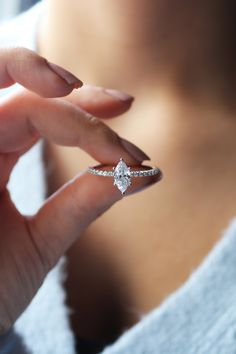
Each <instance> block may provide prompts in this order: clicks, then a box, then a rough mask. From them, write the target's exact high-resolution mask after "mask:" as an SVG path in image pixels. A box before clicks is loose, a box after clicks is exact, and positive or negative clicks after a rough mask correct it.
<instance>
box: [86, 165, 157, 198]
mask: <svg viewBox="0 0 236 354" xmlns="http://www.w3.org/2000/svg"><path fill="white" fill-rule="evenodd" d="M88 172H89V173H91V174H93V175H96V176H102V177H114V185H115V186H117V188H118V189H119V190H120V191H121V193H122V194H124V193H125V191H126V189H127V188H128V187H129V186H130V185H131V177H148V176H154V175H158V174H159V173H161V171H160V170H159V168H158V167H153V168H151V169H149V170H133V171H132V170H131V167H128V166H127V165H126V163H125V162H124V160H123V159H122V158H121V159H120V161H119V162H118V164H117V166H116V167H113V170H112V171H104V170H99V169H96V168H93V167H89V168H88Z"/></svg>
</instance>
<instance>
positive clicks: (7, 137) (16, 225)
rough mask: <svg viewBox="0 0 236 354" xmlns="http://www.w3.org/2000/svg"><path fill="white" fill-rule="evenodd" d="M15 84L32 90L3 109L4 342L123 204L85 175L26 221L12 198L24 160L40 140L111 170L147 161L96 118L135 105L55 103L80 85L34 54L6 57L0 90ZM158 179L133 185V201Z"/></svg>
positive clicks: (110, 100) (89, 91)
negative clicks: (76, 248) (54, 274)
mask: <svg viewBox="0 0 236 354" xmlns="http://www.w3.org/2000/svg"><path fill="white" fill-rule="evenodd" d="M15 82H18V83H20V84H21V85H22V86H24V87H25V88H26V89H28V90H25V89H24V90H21V91H17V92H16V93H15V94H14V95H11V96H8V97H6V98H4V99H2V100H1V103H0V334H1V333H4V332H5V331H7V330H8V329H9V328H10V326H11V325H12V324H13V323H14V322H15V320H16V319H17V317H18V316H19V315H20V314H21V312H22V311H23V310H24V309H25V308H26V306H27V305H28V304H29V302H30V301H31V299H32V297H33V296H34V295H35V293H36V292H37V290H38V288H39V287H40V285H41V284H42V282H43V280H44V278H45V276H46V274H47V273H48V271H49V270H50V269H51V268H52V267H53V266H54V265H55V263H56V262H57V261H58V259H59V258H60V256H61V255H62V254H63V253H64V252H65V251H66V250H67V249H68V247H70V245H71V244H72V243H73V241H75V240H76V238H78V237H79V235H80V233H81V232H82V231H83V230H84V229H85V228H86V227H87V226H88V225H89V224H90V223H91V222H92V221H93V220H94V219H96V218H97V217H98V216H99V215H101V214H102V213H103V212H105V211H106V210H107V209H108V208H109V207H110V206H111V205H112V204H114V203H115V202H116V201H118V200H119V199H120V198H121V195H120V192H119V191H118V190H116V188H114V186H113V184H112V183H111V180H110V179H106V178H100V177H97V176H93V175H91V174H88V173H86V171H85V172H84V173H80V175H79V176H78V177H77V178H75V179H73V180H72V181H71V182H70V183H68V184H67V185H65V186H64V187H63V188H61V189H60V190H59V191H58V192H57V193H56V194H55V195H53V196H52V197H51V198H49V199H48V200H47V201H46V202H45V203H44V205H43V206H42V208H41V209H40V210H39V211H38V213H37V214H36V215H35V216H33V217H27V216H23V215H21V214H20V213H19V212H18V211H17V209H16V208H15V206H14V204H13V202H12V201H11V198H10V195H9V193H8V190H7V183H8V180H9V176H10V174H11V171H12V169H13V167H14V165H15V164H16V162H17V161H18V159H19V157H20V156H21V155H22V154H24V153H25V152H26V151H27V150H29V149H30V148H31V147H32V146H33V145H34V144H35V143H36V142H37V141H38V140H39V139H40V138H41V137H43V138H45V139H48V140H50V141H51V142H53V143H56V144H60V145H67V146H78V147H79V148H81V149H83V150H85V151H86V152H87V153H89V154H90V155H91V156H92V157H94V158H95V159H96V160H97V161H99V162H101V163H104V164H106V165H109V164H111V165H114V164H116V163H117V161H118V160H119V158H120V157H121V156H122V157H123V158H124V160H125V161H127V163H128V164H136V165H137V164H140V163H141V162H142V161H143V160H145V159H147V156H146V155H145V154H144V153H143V152H142V151H141V150H140V149H138V148H137V147H136V146H134V145H133V144H131V143H129V142H127V141H126V140H122V139H121V138H120V137H119V136H118V135H117V134H116V133H115V132H114V131H112V130H111V129H110V128H108V126H106V125H105V124H104V122H103V121H101V120H100V119H98V118H95V116H94V115H96V116H97V117H100V118H109V117H110V118H111V117H114V116H116V115H118V114H121V113H123V112H125V111H126V110H127V109H128V108H129V107H130V105H131V101H132V99H131V98H130V97H128V96H125V95H123V94H121V93H119V92H117V91H109V90H108V91H106V90H104V89H101V88H93V87H87V88H86V89H81V94H80V93H73V94H71V95H69V96H67V97H64V98H52V97H62V96H66V95H68V94H69V93H71V91H72V90H73V89H74V88H78V87H80V86H81V85H82V83H81V82H80V80H79V79H77V78H76V77H74V76H73V75H71V74H70V73H68V72H67V71H64V69H62V68H60V67H58V66H55V65H54V64H51V63H48V62H47V61H46V60H45V59H43V58H41V57H39V56H38V55H36V54H35V53H33V52H31V51H29V50H26V49H19V48H18V49H11V50H10V49H8V50H1V51H0V87H1V88H3V87H6V86H10V85H12V84H13V83H15ZM43 97H44V98H43ZM46 98H51V99H46ZM81 107H82V108H83V109H81ZM85 110H86V111H85ZM92 114H93V115H92ZM159 178H160V177H159V176H153V177H147V178H136V179H135V181H134V184H133V186H132V187H131V188H130V192H129V193H134V192H136V191H138V190H141V189H142V188H144V187H146V186H148V185H151V184H153V183H155V182H156V181H157V180H158V179H159ZM19 183H21V181H19ZM32 197H33V196H32Z"/></svg>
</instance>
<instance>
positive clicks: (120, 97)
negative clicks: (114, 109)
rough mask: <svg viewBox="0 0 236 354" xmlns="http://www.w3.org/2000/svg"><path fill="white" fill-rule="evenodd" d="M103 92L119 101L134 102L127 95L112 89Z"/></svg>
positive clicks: (131, 97)
mask: <svg viewBox="0 0 236 354" xmlns="http://www.w3.org/2000/svg"><path fill="white" fill-rule="evenodd" d="M103 92H104V93H106V94H107V95H109V96H112V97H115V98H116V99H118V100H120V101H125V102H132V101H133V100H134V97H133V96H131V95H128V94H127V93H125V92H122V91H118V90H113V89H103Z"/></svg>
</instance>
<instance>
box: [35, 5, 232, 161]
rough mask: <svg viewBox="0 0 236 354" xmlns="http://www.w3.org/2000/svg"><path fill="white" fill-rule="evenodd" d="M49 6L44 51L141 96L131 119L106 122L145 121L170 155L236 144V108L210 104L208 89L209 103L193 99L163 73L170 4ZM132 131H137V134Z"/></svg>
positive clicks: (134, 127)
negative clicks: (190, 102)
mask: <svg viewBox="0 0 236 354" xmlns="http://www.w3.org/2000/svg"><path fill="white" fill-rule="evenodd" d="M166 3H167V2H166ZM160 4H162V7H161V6H160ZM46 6H47V11H46V14H47V15H46V16H45V17H44V19H43V21H42V23H41V28H40V32H39V42H38V43H39V51H40V53H41V54H42V55H44V56H46V57H47V58H48V59H49V60H51V61H54V62H56V63H58V64H60V65H62V66H64V67H65V68H67V69H69V70H71V71H72V72H73V73H74V74H76V75H78V77H80V78H81V79H82V80H83V81H84V82H85V83H89V84H93V85H99V86H104V87H111V88H112V87H113V88H117V89H121V90H124V91H127V92H129V93H131V94H132V95H134V96H135V97H136V98H137V102H136V104H135V106H134V107H133V109H132V112H133V113H132V114H133V115H132V117H133V118H132V119H127V118H126V117H124V119H122V118H121V119H119V120H115V121H112V122H111V123H108V124H111V125H113V126H114V128H115V129H116V130H117V131H118V132H121V133H122V134H123V135H124V136H125V134H127V131H128V132H134V134H136V132H137V134H139V135H143V132H141V129H140V126H143V125H144V124H145V125H147V130H148V131H147V134H149V135H150V136H152V138H151V139H149V140H150V141H152V145H153V148H154V149H155V150H156V151H157V155H158V154H159V153H160V152H161V151H163V152H164V151H166V152H167V151H169V150H172V152H173V153H171V154H170V155H171V156H172V157H171V160H173V159H175V157H174V155H175V153H176V154H178V156H182V157H183V158H184V157H186V158H188V156H189V159H192V158H193V156H194V154H196V158H199V154H201V155H202V156H201V158H203V159H204V158H206V157H207V156H208V155H209V154H213V155H214V154H217V155H218V156H219V153H220V152H219V149H222V154H223V153H224V152H225V147H226V146H227V147H228V149H229V151H235V150H236V143H234V142H235V138H234V137H235V130H236V120H235V109H234V110H232V111H231V112H226V110H225V108H224V106H223V104H222V105H221V104H220V103H219V105H218V106H216V104H214V106H212V105H211V104H210V105H209V104H208V96H206V97H204V98H205V102H207V104H205V103H204V104H203V102H204V101H201V102H200V101H199V102H197V104H196V102H195V103H194V104H193V105H192V104H190V105H189V102H188V100H186V99H185V98H184V96H181V94H180V90H179V91H178V90H176V89H175V90H174V89H173V87H170V85H168V84H167V81H168V80H166V79H161V72H162V71H163V72H165V75H166V70H162V69H163V57H162V55H160V52H161V53H164V52H165V53H166V52H168V49H167V47H168V44H167V46H166V47H165V45H166V43H164V44H163V42H162V40H161V38H166V37H164V35H163V34H164V32H163V31H164V29H165V28H166V27H168V26H171V20H170V18H169V17H168V15H169V12H170V11H169V9H168V6H166V8H165V6H164V5H163V2H162V1H149V2H144V1H143V0H129V1H127V0H119V1H110V0H96V1H93V0H80V1H72V0H71V1H70V2H69V4H68V1H67V0H60V1H58V0H48V1H47V2H46ZM91 9H92V11H91ZM172 12H173V11H172ZM180 22H181V21H180ZM177 27H178V28H179V27H180V26H179V25H178V26H177ZM185 32H186V31H185ZM174 33H176V31H175V32H174ZM180 35H181V37H182V35H184V32H181V31H180ZM190 39H191V38H190ZM186 41H187V38H186ZM164 42H166V41H164ZM188 43H192V41H191V40H189V42H188ZM169 44H171V40H170V41H169ZM170 57H172V58H173V60H174V57H173V56H170ZM168 64H169V62H168ZM193 67H194V63H193ZM167 71H168V70H167ZM170 71H171V69H170ZM166 76H167V75H166ZM156 78H157V79H156ZM174 102H175V103H174ZM219 102H220V100H219ZM189 107H191V108H189ZM140 112H142V114H141V113H140ZM144 117H145V122H144V120H143V119H144ZM122 130H124V131H122ZM152 134H153V135H152ZM130 135H132V133H131V134H130ZM131 138H133V139H134V141H135V139H136V138H135V135H134V136H133V137H132V136H131ZM140 139H141V137H140ZM139 141H140V140H139ZM183 142H186V145H184V143H183ZM137 143H138V141H137ZM145 146H146V143H145V142H144V144H143V147H144V148H145ZM186 146H188V148H186ZM224 146H225V147H224ZM209 147H210V149H209ZM150 149H151V148H150ZM206 151H207V154H206ZM164 155H165V154H164V153H163V158H164ZM153 157H154V158H155V156H153ZM223 159H224V157H222V161H223ZM225 161H226V160H225Z"/></svg>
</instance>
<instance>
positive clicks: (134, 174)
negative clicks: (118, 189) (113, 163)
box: [88, 167, 160, 177]
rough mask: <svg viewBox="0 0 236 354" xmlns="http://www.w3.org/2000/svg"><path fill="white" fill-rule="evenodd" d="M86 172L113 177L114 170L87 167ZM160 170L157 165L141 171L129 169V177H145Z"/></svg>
mask: <svg viewBox="0 0 236 354" xmlns="http://www.w3.org/2000/svg"><path fill="white" fill-rule="evenodd" d="M88 172H89V173H91V174H93V175H96V176H103V177H114V173H115V172H114V171H103V170H97V169H95V168H92V167H89V169H88ZM158 173H160V170H159V168H158V167H154V168H152V169H151V170H143V171H130V177H147V176H154V175H158Z"/></svg>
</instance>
